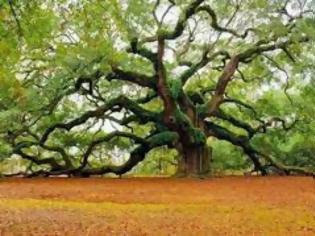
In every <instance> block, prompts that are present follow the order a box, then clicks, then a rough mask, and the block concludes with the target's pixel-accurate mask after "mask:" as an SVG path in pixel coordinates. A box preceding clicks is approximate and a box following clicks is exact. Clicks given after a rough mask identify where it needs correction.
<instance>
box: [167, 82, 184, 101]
mask: <svg viewBox="0 0 315 236" xmlns="http://www.w3.org/2000/svg"><path fill="white" fill-rule="evenodd" d="M167 83H168V87H169V90H170V92H171V95H172V97H173V98H174V99H177V98H178V97H179V95H180V93H181V92H182V87H183V85H182V81H181V80H179V79H173V78H169V79H168V80H167Z"/></svg>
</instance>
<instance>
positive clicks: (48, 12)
mask: <svg viewBox="0 0 315 236" xmlns="http://www.w3.org/2000/svg"><path fill="white" fill-rule="evenodd" d="M0 4H1V5H0V6H1V7H0V17H1V25H0V37H1V41H0V49H1V56H0V57H1V58H0V60H1V63H0V64H1V66H0V79H1V88H0V109H1V112H0V117H1V127H0V132H1V153H2V157H3V158H7V157H12V156H19V157H20V158H23V159H26V160H28V161H29V163H30V167H29V168H27V170H26V172H27V174H32V175H38V174H44V175H59V174H68V175H80V176H90V175H99V174H106V173H110V172H111V173H115V174H117V175H121V174H123V173H125V172H127V171H129V170H131V169H132V168H133V167H134V166H136V165H137V164H138V163H139V162H141V161H142V160H144V158H145V156H146V154H147V153H148V152H149V151H150V150H152V149H154V148H157V147H161V146H167V147H169V148H175V149H176V150H178V153H179V154H180V156H181V158H180V160H179V164H178V173H177V174H178V175H185V176H186V175H204V174H208V173H209V171H210V167H211V148H210V147H209V145H210V146H211V142H215V141H214V140H215V139H219V140H225V141H227V142H229V143H231V144H233V145H235V146H238V147H240V148H241V150H242V151H243V152H244V153H245V154H246V155H247V157H248V158H249V160H250V161H251V163H252V165H253V167H254V170H256V171H259V172H261V173H262V174H267V173H268V171H269V170H270V167H272V168H276V169H278V170H281V171H284V172H285V173H287V174H289V173H307V174H310V173H311V172H312V171H313V170H314V161H310V160H309V159H305V160H304V159H303V158H302V159H303V160H302V159H301V162H303V163H302V164H301V162H300V159H297V161H292V158H290V156H289V155H283V154H281V153H286V151H285V150H281V149H283V147H282V148H280V147H279V145H278V144H279V143H283V144H287V143H288V142H290V140H289V138H288V137H289V136H288V135H289V134H294V135H297V136H293V139H295V140H296V139H298V135H299V134H300V135H302V136H303V138H305V137H306V136H305V135H304V134H303V132H306V133H308V134H314V120H313V118H312V114H313V112H314V111H313V109H314V108H313V107H312V106H311V104H312V102H313V101H314V91H313V86H312V85H313V83H314V82H313V72H314V66H313V65H314V47H313V44H314V35H315V26H314V25H315V20H314V10H313V9H314V8H315V7H314V2H313V1H310V0H291V1H290V0H286V1H283V0H229V1H211V0H195V1H184V0H178V1H175V0H167V1H163V0H154V1H144V0H143V1H142V0H127V1H119V0H107V1H98V0H93V1H67V0H63V1H62V0H60V1H36V0H34V1H13V0H8V1H1V3H0ZM302 130H303V131H302ZM290 132H291V133H290ZM294 132H295V133H294ZM270 133H272V135H270ZM310 136H312V135H310ZM209 137H212V138H211V139H208V138H209ZM311 139H312V138H311ZM207 140H208V143H207ZM292 142H293V141H292ZM298 143H299V142H296V143H294V144H292V143H291V148H292V150H287V153H288V152H289V151H290V152H289V153H291V154H290V155H299V154H293V153H300V152H301V151H299V150H303V149H304V147H302V148H300V149H299V148H298ZM300 144H302V146H304V144H306V143H304V141H300ZM295 145H297V146H295ZM280 146H281V145H280ZM293 146H294V147H293ZM311 146H312V147H311V149H310V150H312V149H314V146H313V144H311ZM114 148H116V149H117V148H118V149H119V150H120V151H119V152H120V153H126V152H129V153H130V156H129V157H128V159H127V160H126V162H125V163H123V164H122V165H115V164H114V163H112V161H110V158H109V156H110V155H111V152H108V150H111V149H114ZM284 149H285V148H284ZM282 151H284V152H282ZM291 151H292V152H291ZM232 157H233V155H232V156H228V154H227V156H226V158H232ZM123 159H124V158H123ZM288 160H290V161H288ZM300 164H301V165H300Z"/></svg>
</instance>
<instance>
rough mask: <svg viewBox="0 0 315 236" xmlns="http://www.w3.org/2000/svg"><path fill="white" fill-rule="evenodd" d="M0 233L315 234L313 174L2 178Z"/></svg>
mask: <svg viewBox="0 0 315 236" xmlns="http://www.w3.org/2000/svg"><path fill="white" fill-rule="evenodd" d="M0 235H1V236H2V235H5V236H6V235H93V236H94V235H315V181H314V180H313V179H312V178H307V177H266V178H263V177H226V178H214V179H207V180H199V179H198V180H197V179H166V178H134V179H101V178H98V179H61V178H59V179H58V178H48V179H0Z"/></svg>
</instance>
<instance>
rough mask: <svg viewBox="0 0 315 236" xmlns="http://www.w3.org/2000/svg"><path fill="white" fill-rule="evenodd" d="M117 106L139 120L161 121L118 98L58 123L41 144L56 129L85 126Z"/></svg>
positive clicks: (44, 140)
mask: <svg viewBox="0 0 315 236" xmlns="http://www.w3.org/2000/svg"><path fill="white" fill-rule="evenodd" d="M115 106H119V107H121V108H125V109H127V110H130V111H132V112H133V113H134V114H136V115H137V116H138V117H139V119H146V120H152V121H160V120H159V119H160V117H159V114H156V113H154V112H150V111H147V110H145V109H143V108H142V107H140V106H139V105H138V104H137V103H136V102H134V101H132V100H130V99H128V98H126V97H124V96H119V97H117V98H114V99H112V100H110V101H108V102H107V103H106V104H104V105H103V106H101V107H99V108H97V109H95V110H92V111H87V112H85V113H84V114H82V115H81V116H80V117H78V118H76V119H73V120H71V121H69V122H67V123H57V124H54V125H52V126H50V127H49V128H47V129H46V131H45V132H44V134H43V135H42V137H41V139H40V142H39V143H40V144H41V145H42V144H44V143H45V142H46V140H47V139H48V137H49V135H50V134H51V133H52V132H54V131H55V130H56V129H64V130H68V131H69V130H71V129H72V128H73V127H75V126H79V125H81V124H84V123H85V122H86V121H87V120H88V119H90V118H100V117H103V116H104V113H105V112H106V111H108V110H111V109H113V108H114V107H115Z"/></svg>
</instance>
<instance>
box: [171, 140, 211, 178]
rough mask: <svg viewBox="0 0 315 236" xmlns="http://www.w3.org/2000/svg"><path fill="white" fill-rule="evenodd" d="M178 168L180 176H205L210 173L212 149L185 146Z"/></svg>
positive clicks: (177, 174)
mask: <svg viewBox="0 0 315 236" xmlns="http://www.w3.org/2000/svg"><path fill="white" fill-rule="evenodd" d="M180 153H181V158H180V160H179V165H178V169H177V173H176V176H178V177H186V176H188V177H189V176H190V177H204V176H208V175H209V174H210V170H211V169H210V168H211V161H212V149H211V148H210V147H208V146H203V147H183V148H182V150H181V151H180Z"/></svg>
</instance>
